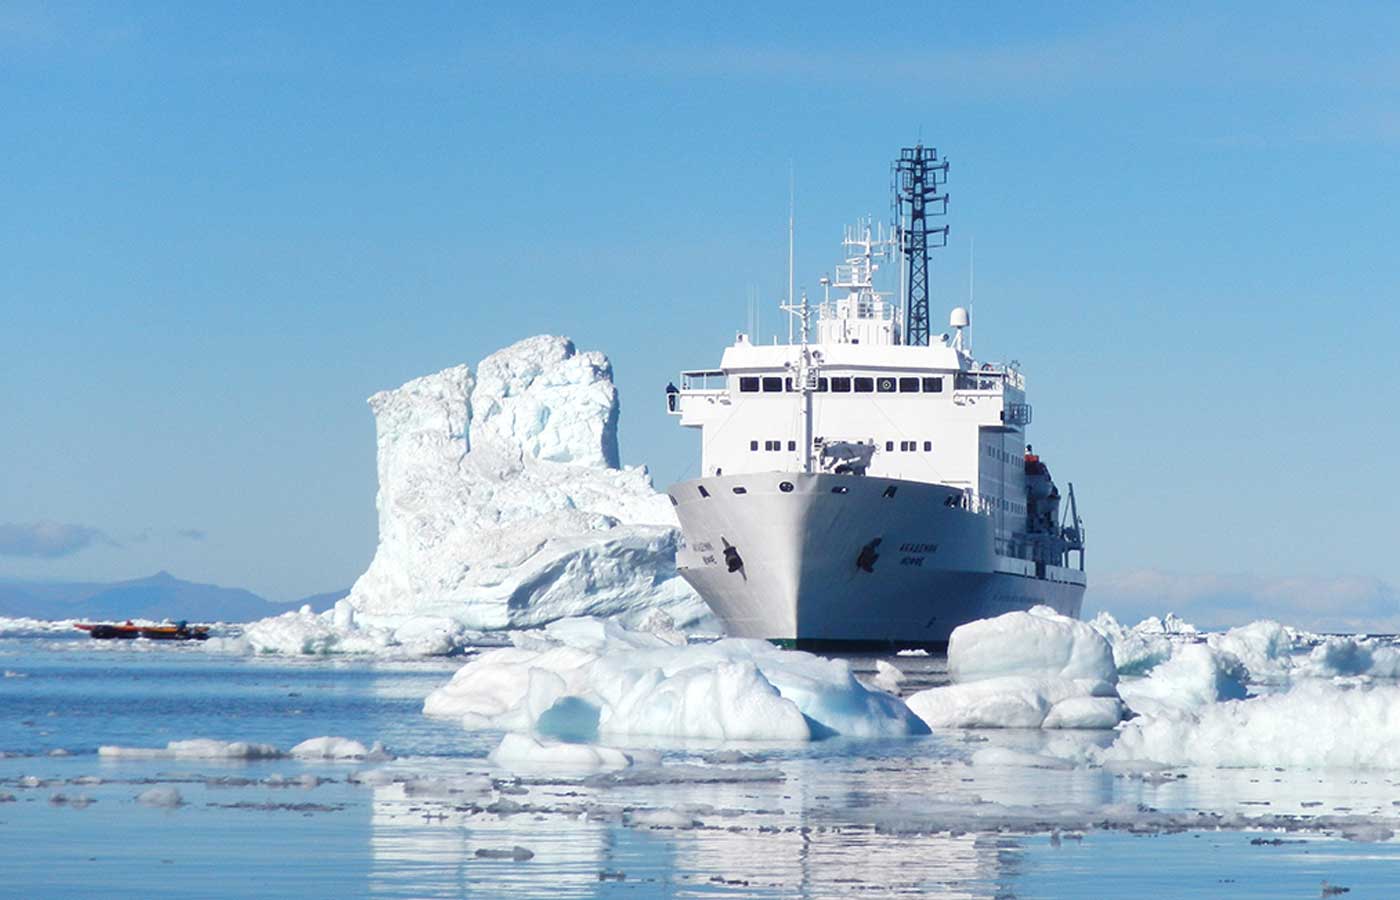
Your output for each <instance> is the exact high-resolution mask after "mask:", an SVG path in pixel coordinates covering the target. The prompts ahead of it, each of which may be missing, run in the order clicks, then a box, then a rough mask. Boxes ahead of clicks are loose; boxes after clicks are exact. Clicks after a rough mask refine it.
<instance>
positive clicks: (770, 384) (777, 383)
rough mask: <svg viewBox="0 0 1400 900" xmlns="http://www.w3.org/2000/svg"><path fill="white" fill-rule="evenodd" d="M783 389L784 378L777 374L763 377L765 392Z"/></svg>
mask: <svg viewBox="0 0 1400 900" xmlns="http://www.w3.org/2000/svg"><path fill="white" fill-rule="evenodd" d="M782 389H783V380H782V379H781V378H779V377H778V376H776V375H773V376H770V377H765V378H764V379H763V393H765V394H774V393H777V392H779V391H781V390H782Z"/></svg>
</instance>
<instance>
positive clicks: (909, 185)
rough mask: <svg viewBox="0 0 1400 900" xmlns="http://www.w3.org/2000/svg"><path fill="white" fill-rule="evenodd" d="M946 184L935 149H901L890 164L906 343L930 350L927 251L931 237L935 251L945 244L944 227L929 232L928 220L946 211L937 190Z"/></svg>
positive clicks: (919, 146) (945, 163)
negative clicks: (903, 271)
mask: <svg viewBox="0 0 1400 900" xmlns="http://www.w3.org/2000/svg"><path fill="white" fill-rule="evenodd" d="M947 182H948V161H947V160H946V159H945V160H943V161H941V162H940V161H939V159H938V151H937V150H935V149H934V148H932V147H925V146H924V145H923V144H917V145H915V146H913V147H905V148H903V149H902V150H900V151H899V159H897V160H895V163H894V206H895V219H896V221H897V222H898V223H899V224H898V226H897V227H898V229H899V236H900V241H899V246H900V250H901V252H903V254H904V259H905V264H906V265H907V266H908V272H909V277H908V279H907V281H906V282H905V297H904V302H905V317H904V343H905V344H908V345H910V346H915V347H926V346H928V335H929V325H928V248H929V238H930V237H931V238H933V239H934V240H936V241H937V243H935V244H933V246H934V247H935V248H936V247H946V246H947V245H948V226H947V225H944V226H942V227H939V228H929V227H928V221H927V219H926V217H927V216H942V215H946V214H947V212H948V195H947V194H940V193H938V189H939V188H940V187H942V186H943V185H944V184H947Z"/></svg>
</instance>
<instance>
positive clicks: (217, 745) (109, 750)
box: [97, 738, 286, 759]
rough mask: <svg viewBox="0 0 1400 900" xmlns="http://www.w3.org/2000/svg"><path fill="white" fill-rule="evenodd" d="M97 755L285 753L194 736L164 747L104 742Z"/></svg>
mask: <svg viewBox="0 0 1400 900" xmlns="http://www.w3.org/2000/svg"><path fill="white" fill-rule="evenodd" d="M97 755H98V756H104V757H107V758H110V759H280V758H282V757H283V756H285V755H286V754H284V753H283V752H282V751H281V750H278V749H277V748H276V747H274V746H272V745H271V744H254V743H249V742H247V741H216V740H213V739H210V738H195V739H193V740H188V741H171V742H170V743H168V744H166V745H165V747H163V748H161V747H116V746H109V745H104V746H101V747H98V748H97Z"/></svg>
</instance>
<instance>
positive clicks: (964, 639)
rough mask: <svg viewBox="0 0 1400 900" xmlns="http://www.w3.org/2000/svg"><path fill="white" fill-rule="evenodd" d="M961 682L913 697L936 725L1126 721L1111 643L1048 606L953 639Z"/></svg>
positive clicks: (987, 622) (951, 650) (977, 625)
mask: <svg viewBox="0 0 1400 900" xmlns="http://www.w3.org/2000/svg"><path fill="white" fill-rule="evenodd" d="M948 673H949V675H950V676H951V677H952V679H953V684H950V685H946V686H943V687H935V688H929V689H928V690H924V691H919V692H918V693H916V694H913V695H912V696H910V697H907V698H905V702H906V703H908V705H909V708H910V709H911V710H913V711H914V713H915V714H916V715H918V716H919V717H920V718H921V719H923V720H924V721H925V722H926V723H927V724H928V725H930V726H931V727H934V728H1095V729H1101V728H1112V727H1114V726H1115V725H1117V724H1118V722H1119V721H1120V720H1121V719H1122V718H1123V713H1124V709H1123V704H1122V701H1121V700H1120V699H1119V697H1118V692H1117V690H1116V689H1115V687H1114V686H1115V684H1116V683H1117V681H1118V670H1117V668H1116V666H1115V665H1114V662H1113V649H1112V647H1111V646H1110V645H1109V643H1108V641H1107V640H1105V639H1104V637H1103V636H1102V635H1101V634H1099V632H1098V631H1096V630H1095V629H1094V628H1092V627H1091V626H1089V625H1088V624H1086V623H1084V622H1080V621H1078V620H1076V619H1071V618H1069V617H1067V616H1062V615H1059V614H1058V613H1056V612H1054V611H1053V610H1051V609H1049V608H1048V607H1044V606H1037V607H1035V608H1034V609H1032V610H1030V611H1029V612H1010V613H1006V614H1004V615H1001V616H997V617H996V618H993V619H982V620H979V621H976V622H969V623H968V624H966V625H962V626H960V627H958V628H956V629H954V631H953V633H952V635H951V636H950V637H949V640H948Z"/></svg>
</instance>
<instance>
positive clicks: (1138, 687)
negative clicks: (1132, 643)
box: [1118, 644, 1249, 714]
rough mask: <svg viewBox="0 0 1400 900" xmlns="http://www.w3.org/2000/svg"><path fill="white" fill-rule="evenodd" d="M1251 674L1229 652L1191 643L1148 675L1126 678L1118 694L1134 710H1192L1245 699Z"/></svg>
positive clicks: (1120, 685)
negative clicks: (1247, 682) (1225, 701)
mask: <svg viewBox="0 0 1400 900" xmlns="http://www.w3.org/2000/svg"><path fill="white" fill-rule="evenodd" d="M1248 677H1249V673H1248V672H1247V671H1245V668H1244V666H1243V664H1241V663H1240V661H1239V660H1238V659H1236V658H1235V657H1234V656H1232V655H1230V654H1229V653H1225V652H1223V651H1221V650H1217V649H1215V648H1214V647H1209V646H1207V645H1205V644H1187V645H1185V646H1182V647H1179V648H1178V649H1177V652H1176V655H1174V656H1173V657H1171V659H1169V660H1167V661H1166V662H1164V663H1162V664H1161V665H1159V666H1157V667H1156V668H1155V669H1153V670H1152V672H1151V673H1150V674H1149V675H1148V676H1147V677H1146V678H1125V679H1123V680H1121V681H1119V682H1118V693H1119V695H1120V696H1121V697H1122V698H1123V700H1124V701H1126V702H1127V704H1128V706H1129V708H1131V709H1132V710H1133V711H1134V712H1137V713H1142V714H1156V713H1159V712H1161V711H1163V710H1164V709H1192V708H1195V707H1198V706H1204V705H1205V704H1207V703H1218V702H1220V701H1222V700H1243V699H1244V697H1245V693H1246V691H1245V682H1246V681H1247V680H1248Z"/></svg>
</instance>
